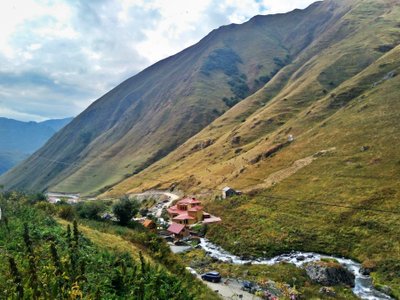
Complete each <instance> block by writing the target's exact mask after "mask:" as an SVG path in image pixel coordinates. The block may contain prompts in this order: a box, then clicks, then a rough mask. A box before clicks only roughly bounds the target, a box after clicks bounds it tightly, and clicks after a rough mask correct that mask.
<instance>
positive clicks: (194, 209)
mask: <svg viewBox="0 0 400 300" xmlns="http://www.w3.org/2000/svg"><path fill="white" fill-rule="evenodd" d="M202 209H203V206H200V205H199V206H194V207H192V208H189V209H188V211H199V210H202Z"/></svg>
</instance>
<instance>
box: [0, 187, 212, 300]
mask: <svg viewBox="0 0 400 300" xmlns="http://www.w3.org/2000/svg"><path fill="white" fill-rule="evenodd" d="M32 203H33V204H32ZM97 205H98V204H94V203H92V204H90V207H89V206H88V207H85V206H84V205H80V206H75V207H74V206H69V207H70V208H71V211H70V212H69V213H68V214H66V216H68V217H70V215H73V216H76V215H87V216H94V213H93V211H96V209H95V210H93V208H96V207H98V206H97ZM0 207H1V208H2V213H3V214H2V219H1V223H0V251H1V255H0V278H1V280H0V298H1V299H194V298H197V299H205V296H202V295H205V294H206V291H207V290H206V289H205V288H204V287H203V286H202V285H201V283H195V284H193V285H190V284H189V283H188V281H187V279H186V277H185V275H186V273H185V270H184V268H183V266H182V265H181V264H179V262H178V261H176V260H174V258H173V257H172V256H171V253H170V252H169V248H168V246H167V245H166V244H165V243H163V241H162V240H159V239H158V237H157V236H155V235H151V234H150V233H149V232H147V231H146V230H144V229H142V231H133V230H131V229H129V228H124V227H120V226H113V225H111V224H107V223H103V222H98V221H85V222H84V224H85V226H92V227H93V228H98V229H99V230H100V231H101V230H103V231H108V232H109V233H111V232H113V233H114V234H117V233H116V232H117V231H118V232H119V234H120V235H123V236H125V238H126V239H127V240H128V239H130V241H129V242H131V243H132V244H140V246H141V249H143V251H145V252H146V253H147V254H146V255H153V254H154V255H155V256H154V257H155V259H156V260H157V261H163V262H168V260H169V257H170V256H171V258H170V260H171V262H170V264H171V265H174V266H175V270H173V269H172V271H173V273H174V274H176V275H173V274H171V273H169V272H168V271H167V269H166V268H165V265H166V264H161V263H160V264H154V263H149V262H148V261H146V259H145V258H144V255H142V253H141V252H139V253H137V256H138V257H139V259H138V260H135V259H134V257H133V256H132V255H131V254H129V253H126V252H123V251H118V252H115V251H110V250H107V249H105V248H104V247H101V245H97V244H94V243H93V242H92V241H91V240H89V239H88V238H87V237H86V236H85V235H84V234H82V232H81V231H80V229H79V225H78V222H77V221H76V220H75V221H74V222H73V225H72V226H71V225H68V226H67V227H66V228H65V227H64V228H63V227H62V226H60V225H59V224H58V223H57V220H56V219H55V218H54V217H52V216H51V214H57V213H58V214H60V213H61V214H64V213H65V211H66V208H67V207H68V206H67V205H66V204H61V205H52V204H49V203H47V202H43V201H40V199H36V200H35V201H32V199H31V198H30V197H27V196H26V195H23V194H19V193H6V194H3V195H0ZM87 212H89V213H88V214H86V213H87ZM101 227H103V228H101ZM143 254H144V253H143ZM178 270H179V271H180V272H178ZM210 297H211V299H212V298H213V295H212V293H211V296H210Z"/></svg>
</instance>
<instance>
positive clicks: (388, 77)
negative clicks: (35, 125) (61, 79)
mask: <svg viewBox="0 0 400 300" xmlns="http://www.w3.org/2000/svg"><path fill="white" fill-rule="evenodd" d="M399 20H400V3H399V1H397V0H325V1H318V2H316V3H314V4H312V5H310V6H309V7H307V8H306V9H304V10H299V9H297V10H294V11H292V12H289V13H285V14H276V15H266V16H263V15H258V16H254V17H253V18H251V19H250V20H248V21H247V22H245V23H243V24H230V25H226V26H222V27H220V28H218V29H215V30H213V31H212V32H210V33H209V34H208V35H207V36H205V37H204V38H203V39H201V40H200V41H199V42H198V43H196V44H194V45H193V46H191V47H188V48H187V49H184V50H183V51H181V52H179V53H177V54H175V55H173V56H170V57H167V58H165V59H164V60H161V61H159V62H157V63H155V64H154V65H152V66H150V67H148V68H146V69H144V70H143V71H141V72H139V73H138V74H136V75H134V76H133V77H131V78H128V79H127V80H125V81H124V82H122V83H121V84H119V85H118V86H116V87H115V88H113V89H112V90H110V91H109V92H107V93H106V94H104V95H103V96H102V97H100V98H99V99H98V100H96V101H95V102H93V103H92V104H91V105H90V106H89V107H88V108H87V109H86V110H84V111H83V112H82V113H81V114H80V115H78V116H77V117H76V118H74V119H73V120H72V121H71V122H70V123H68V125H66V126H65V127H63V128H62V129H61V130H60V131H58V132H57V133H55V134H54V135H53V136H52V137H51V138H50V139H49V140H48V141H47V143H46V144H45V145H43V147H41V148H40V149H38V150H37V151H36V152H34V153H33V154H32V155H30V156H28V157H26V156H25V154H24V155H22V156H21V157H17V158H18V159H23V158H26V159H25V160H24V161H23V162H22V163H20V164H18V165H17V166H16V167H14V168H12V169H11V170H10V171H8V172H7V173H5V174H3V175H1V176H0V190H1V194H0V208H1V212H2V219H0V251H5V253H6V255H3V256H1V257H0V278H6V280H0V291H2V293H3V294H2V296H1V295H0V298H1V297H4V298H5V299H13V298H15V299H16V298H18V295H20V293H21V287H23V289H24V293H26V294H25V295H28V296H27V297H28V298H29V297H34V295H35V293H38V291H40V293H42V294H41V295H45V296H43V298H46V297H47V298H46V299H50V298H52V297H53V296H54V295H56V294H57V293H59V294H60V295H61V294H62V295H64V296H63V297H64V298H65V297H70V296H71V295H72V294H73V293H75V292H76V293H77V294H76V297H75V298H73V297H72V296H71V297H72V298H73V299H81V298H82V299H83V298H85V297H86V298H87V299H92V298H93V299H130V298H132V299H200V300H201V299H207V300H208V299H210V300H211V299H220V298H221V297H222V298H223V299H267V300H270V299H285V300H286V299H289V300H302V299H366V300H380V299H400V239H399V237H400V221H399V215H400V151H399V147H400V135H399V134H398V132H399V131H400V122H399V116H400V102H399V99H400V21H399ZM25 140H27V141H28V139H27V138H25ZM37 140H38V139H37V138H36V141H37ZM28 144H32V143H31V142H29V141H28ZM12 154H13V155H16V156H18V155H19V154H20V153H19V152H18V151H12ZM0 159H1V157H0ZM7 159H8V161H12V159H10V158H7ZM16 191H19V192H16ZM226 191H231V192H232V193H230V194H229V193H227V192H226ZM74 221H75V222H74ZM74 226H75V232H74V233H71V228H73V227H74ZM67 228H69V233H66V232H67ZM74 234H75V236H74ZM73 236H74V239H75V240H74V243H75V244H74V243H71V240H70V238H72V237H73ZM14 237H15V240H14ZM78 244H79V245H80V246H81V248H79V247H78ZM74 251H76V253H78V254H79V255H81V256H79V257H78V258H76V257H75V256H74V254H73V252H74ZM26 253H30V254H32V253H33V254H35V253H37V254H38V256H40V255H42V256H43V257H44V258H45V259H44V260H43V262H41V261H40V260H39V259H38V256H35V255H33V256H34V258H33V260H34V261H33V260H32V259H31V261H29V259H28V260H26V259H25V258H24V256H25V254H26ZM90 253H93V255H92V254H90ZM31 256H32V255H31ZM81 257H86V258H88V261H89V263H88V265H87V269H85V268H84V267H80V266H79V264H80V263H82V264H84V263H83V261H84V260H83V259H80V258H81ZM99 262H104V267H103V266H101V265H100V264H99ZM34 266H36V267H37V268H36V269H35V268H34ZM97 269H98V270H99V271H98V273H97V272H96V270H97ZM55 272H56V273H57V276H55V277H54V278H52V276H51V274H55ZM60 272H61V273H62V272H64V273H65V274H66V275H65V276H67V277H68V278H64V279H63V278H62V276H58V275H59V274H61V273H60ZM210 272H211V273H210ZM32 274H33V275H32ZM96 274H97V275H96ZM207 274H208V276H209V278H208V280H210V281H214V279H215V278H217V280H216V281H219V280H221V282H219V283H216V282H208V281H207V280H206V281H204V280H202V279H201V278H203V279H204V278H206V279H207V276H205V277H204V275H207ZM32 276H33V277H32ZM35 276H36V277H35ZM202 276H203V277H202ZM221 277H222V279H221ZM32 278H33V279H32ZM35 278H40V280H42V282H44V283H43V284H42V285H40V284H39V283H38V282H39V281H40V280H37V281H38V282H35V280H34V279H35ZM85 278H91V280H93V284H92V282H91V281H90V280H86V279H85ZM196 278H197V279H198V280H197V279H196ZM78 285H79V287H77V286H78ZM80 285H81V286H82V289H81V288H80ZM131 286H134V287H135V288H128V287H131ZM158 286H160V288H159V289H158V288H157V287H158ZM218 290H219V291H218ZM79 293H82V295H84V296H80V294H79ZM98 295H100V296H98ZM240 295H241V296H242V298H240ZM246 297H247V298H246ZM257 297H258V298H257ZM20 298H21V297H20ZM38 298H40V297H38ZM61 298H62V297H61ZM86 298H85V299H86Z"/></svg>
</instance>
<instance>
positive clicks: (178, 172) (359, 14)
mask: <svg viewBox="0 0 400 300" xmlns="http://www.w3.org/2000/svg"><path fill="white" fill-rule="evenodd" d="M335 3H339V2H338V1H327V2H324V3H323V4H321V5H323V7H324V8H325V9H328V7H330V8H332V6H333V4H335ZM356 3H357V4H356ZM346 9H349V7H347V6H346ZM366 15H373V16H375V21H374V22H371V21H370V19H369V18H367V17H365V16H366ZM399 16H400V11H399V8H398V6H394V5H393V3H392V1H384V0H382V1H358V2H353V5H352V6H351V7H350V9H349V10H348V11H347V13H346V14H345V15H343V16H342V17H341V18H340V19H338V20H336V21H335V23H334V24H332V26H330V27H329V28H327V29H326V30H325V31H324V32H323V33H322V34H321V35H320V36H318V37H317V38H316V39H315V41H314V42H313V43H311V44H310V46H309V47H307V48H306V49H304V50H303V51H302V52H301V53H300V55H298V56H297V58H296V59H294V60H293V61H292V62H291V63H290V64H288V65H287V66H286V67H284V68H283V69H282V70H281V71H280V72H278V73H277V74H276V75H275V76H274V78H273V79H272V80H271V81H269V82H268V83H267V84H266V85H265V86H264V87H263V88H262V89H260V90H259V91H258V92H256V93H254V94H253V95H251V96H250V97H248V98H246V99H245V100H244V101H242V102H241V103H239V104H238V105H236V106H235V107H233V108H232V109H231V110H229V111H227V112H226V113H225V114H224V115H222V116H221V117H220V118H218V119H216V120H215V121H214V122H213V123H211V124H210V125H209V126H208V127H206V128H205V129H203V130H202V131H201V132H200V133H198V134H197V135H196V136H194V137H193V138H191V139H190V140H188V141H187V142H185V143H184V144H183V145H182V146H181V147H179V148H178V149H177V150H176V151H174V152H172V153H171V154H170V155H169V156H167V157H166V158H165V159H163V160H160V161H159V162H157V163H156V164H154V165H152V166H151V167H149V168H148V169H146V170H144V171H143V172H141V173H140V174H138V175H137V176H133V177H131V178H129V179H127V180H125V181H123V182H122V183H120V184H119V185H117V186H115V187H114V188H113V189H112V190H111V191H110V193H109V195H112V194H121V193H124V192H126V191H129V190H131V189H148V188H152V187H159V186H162V187H169V186H171V185H174V186H175V185H178V186H181V188H182V189H187V188H190V189H192V190H193V191H194V192H199V191H202V190H203V189H210V190H212V189H219V188H222V187H224V186H225V185H227V184H230V185H234V186H236V187H237V188H240V189H250V190H251V189H254V188H263V187H265V185H264V180H265V179H267V177H268V176H269V175H270V174H272V173H273V172H276V171H279V170H280V169H282V168H283V167H285V166H286V167H288V166H289V165H288V163H289V164H291V163H292V162H293V161H295V160H296V159H301V158H304V157H307V156H309V155H310V154H313V153H312V152H311V153H310V152H308V153H305V154H307V155H304V156H303V157H302V156H299V155H295V156H288V159H289V162H282V161H279V160H277V158H278V157H279V156H278V155H275V156H276V157H270V156H273V155H274V154H275V153H270V152H271V150H272V152H274V148H275V147H276V146H278V148H279V147H281V146H282V148H283V149H281V151H280V152H279V153H281V152H282V153H285V152H286V151H289V150H290V149H292V148H293V147H294V146H295V145H297V144H298V142H299V138H300V136H302V135H303V134H304V133H305V132H308V131H309V130H311V129H312V128H314V126H317V128H319V127H318V126H321V123H322V124H324V122H326V121H327V120H329V118H331V117H332V116H333V115H335V114H337V113H341V112H342V111H343V107H345V106H346V105H347V104H348V103H351V101H352V100H353V99H355V98H357V97H359V96H360V95H362V94H363V93H364V91H367V90H368V88H372V86H373V84H374V83H375V82H379V81H380V80H382V81H385V80H383V78H385V77H386V76H387V77H390V76H388V75H390V74H389V73H390V72H391V71H393V72H394V75H395V74H396V72H397V71H396V63H397V61H394V62H390V63H386V64H385V63H381V64H382V67H381V68H380V69H379V72H376V73H377V74H374V75H371V78H369V79H368V80H367V81H366V83H363V84H364V85H366V86H362V87H361V86H360V84H359V83H358V81H356V78H357V76H358V74H360V73H361V72H363V71H364V72H366V70H369V69H368V67H369V66H373V65H374V64H377V60H378V59H380V58H382V59H383V58H384V57H385V56H384V55H385V51H390V49H392V50H391V51H393V53H396V51H397V49H393V48H394V47H395V46H396V45H398V43H399V41H400V28H399V23H398V18H399ZM386 53H387V52H386ZM389 53H392V52H389ZM389 79H391V78H389ZM325 102H327V103H329V104H328V105H327V107H324V108H323V109H322V108H321V109H320V112H319V113H318V114H316V113H314V112H315V111H316V110H317V108H319V107H320V106H321V105H322V104H321V103H325ZM389 125H390V124H389ZM371 126H372V124H371ZM338 129H339V130H340V127H339V128H338ZM289 134H292V135H293V136H294V138H295V140H296V143H294V144H293V145H292V146H291V147H288V145H286V144H285V142H286V141H287V138H288V135H289ZM280 145H281V146H280ZM311 145H312V144H311ZM331 147H335V145H330V144H327V145H324V146H323V147H322V149H316V150H315V151H320V150H325V149H329V148H331ZM275 161H276V162H277V163H278V162H279V163H280V164H279V165H275V163H274V162H275ZM267 162H268V168H267V169H265V168H261V167H260V164H265V163H267ZM285 163H286V165H285ZM210 175H212V176H210ZM267 185H268V183H267Z"/></svg>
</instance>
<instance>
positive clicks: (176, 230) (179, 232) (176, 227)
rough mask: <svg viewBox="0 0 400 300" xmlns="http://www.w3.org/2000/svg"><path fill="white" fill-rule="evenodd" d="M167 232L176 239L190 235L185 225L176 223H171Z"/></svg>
mask: <svg viewBox="0 0 400 300" xmlns="http://www.w3.org/2000/svg"><path fill="white" fill-rule="evenodd" d="M167 231H168V232H169V233H172V234H173V235H174V236H175V238H178V239H181V238H184V237H186V236H189V234H190V232H189V229H187V228H186V226H185V225H183V224H178V223H172V224H171V225H170V226H169V227H168V229H167Z"/></svg>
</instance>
